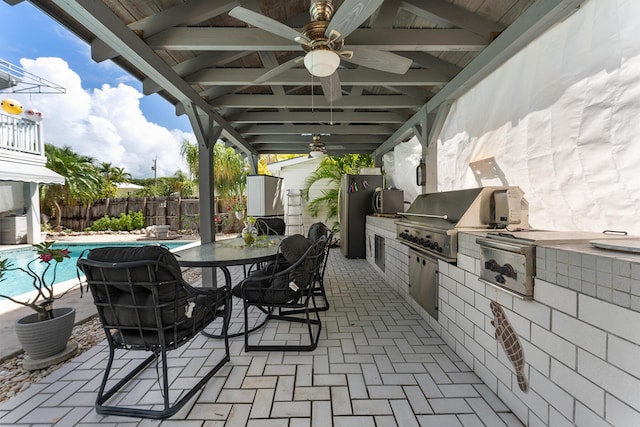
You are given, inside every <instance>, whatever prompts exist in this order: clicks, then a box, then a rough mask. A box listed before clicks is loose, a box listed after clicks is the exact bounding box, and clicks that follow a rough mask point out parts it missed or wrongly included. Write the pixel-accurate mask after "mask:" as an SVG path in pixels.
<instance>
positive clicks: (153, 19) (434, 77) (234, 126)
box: [5, 0, 560, 155]
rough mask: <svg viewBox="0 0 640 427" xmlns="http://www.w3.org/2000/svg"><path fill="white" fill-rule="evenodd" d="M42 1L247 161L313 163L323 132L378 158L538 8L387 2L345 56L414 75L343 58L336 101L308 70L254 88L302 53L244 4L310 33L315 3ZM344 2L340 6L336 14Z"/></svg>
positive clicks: (103, 54) (431, 0)
mask: <svg viewBox="0 0 640 427" xmlns="http://www.w3.org/2000/svg"><path fill="white" fill-rule="evenodd" d="M5 1H7V2H8V3H16V1H15V0H13V1H10V0H5ZM539 1H540V0H539ZM32 3H34V4H35V5H36V6H37V7H39V8H41V9H42V10H44V11H45V12H46V13H48V14H50V15H51V16H53V17H54V18H55V19H56V20H58V21H59V22H61V23H62V24H63V25H65V26H67V27H68V28H70V29H71V30H72V31H74V32H75V33H76V34H77V35H78V36H79V37H81V38H82V39H84V40H86V41H87V42H89V43H90V44H91V48H92V56H93V58H94V60H96V61H104V60H107V59H111V60H114V61H115V62H116V63H118V64H120V65H121V66H123V67H124V68H125V69H126V70H127V71H129V72H130V73H131V74H132V75H134V76H135V77H137V78H139V79H140V80H142V82H143V90H144V93H145V94H147V95H148V94H152V93H159V94H160V95H162V96H163V97H165V98H166V99H167V100H169V102H171V103H173V104H174V105H175V106H176V112H177V113H178V114H181V113H184V112H185V111H186V108H187V107H186V105H187V104H189V103H191V104H192V105H195V106H196V107H197V108H199V109H200V111H204V110H208V111H209V112H210V114H212V115H213V118H214V120H215V121H216V122H217V124H219V125H220V126H221V127H222V128H223V132H222V135H221V137H222V139H223V140H225V141H227V142H229V143H231V144H234V145H236V146H238V147H239V148H240V149H241V150H242V151H244V152H245V153H246V154H256V153H260V154H267V153H307V152H309V143H310V142H311V141H312V136H313V135H314V134H319V135H321V140H322V141H323V142H324V143H325V145H326V148H327V151H328V152H329V153H331V154H337V155H340V154H343V153H372V152H374V150H376V149H378V148H379V147H380V146H381V144H383V143H384V142H385V141H388V140H389V138H391V137H392V135H394V133H396V132H397V131H398V129H399V128H401V127H402V126H403V124H406V122H407V120H408V119H409V118H411V117H412V116H414V115H415V113H416V112H417V111H419V110H420V109H421V108H423V106H425V104H426V103H427V102H428V101H429V100H430V99H431V98H432V97H434V96H435V95H436V94H437V93H438V92H439V91H440V90H441V89H442V88H443V87H445V86H446V85H447V84H449V83H450V81H451V80H452V79H454V78H455V77H456V76H457V75H458V74H459V73H460V72H461V71H462V70H463V69H464V68H465V67H467V66H469V65H470V64H472V63H473V61H474V59H476V58H477V56H478V55H479V54H480V53H481V52H482V51H483V50H485V49H486V48H487V46H489V45H490V44H491V43H495V41H494V40H498V39H499V38H500V35H501V34H502V33H503V32H504V31H505V29H507V28H508V27H509V26H510V25H511V24H512V23H513V22H514V21H516V20H517V19H518V18H519V17H520V16H521V15H522V14H523V13H524V12H525V11H526V10H527V9H528V8H529V7H531V6H532V4H533V3H535V1H534V0H424V1H418V0H405V1H400V0H387V1H384V3H383V4H382V5H381V6H380V7H379V8H378V9H377V10H375V11H374V12H373V13H372V14H371V15H370V17H369V18H368V19H366V20H365V21H364V23H363V24H362V25H360V27H359V28H357V29H356V30H355V31H353V32H352V33H350V34H349V35H348V36H347V37H346V38H345V47H353V48H354V49H355V48H371V49H376V50H381V51H388V52H393V53H395V54H398V55H401V56H403V57H405V58H409V59H411V60H412V64H411V67H410V69H409V70H408V71H407V72H406V73H405V74H394V73H389V72H384V71H379V70H374V69H371V68H367V67H363V66H358V65H355V64H354V63H352V62H348V61H346V60H342V61H341V63H340V68H339V69H338V71H337V73H338V75H339V79H340V81H341V85H340V88H339V89H340V91H339V93H340V95H341V97H340V98H339V99H337V100H335V101H328V100H327V99H326V98H325V96H324V95H323V88H322V86H321V82H320V80H319V79H318V78H317V77H314V78H312V76H311V74H310V73H309V72H308V71H307V70H306V69H305V68H304V66H303V64H301V63H300V64H298V65H295V66H294V67H292V68H289V69H286V70H284V71H282V72H280V73H275V75H274V76H273V77H271V78H269V79H267V80H266V81H264V82H261V83H255V81H256V80H257V79H260V78H261V77H262V76H263V75H264V74H265V73H266V72H268V71H270V70H272V69H274V68H275V67H277V66H279V65H280V64H283V63H286V62H287V61H289V60H291V59H292V58H295V57H298V56H302V55H304V51H303V50H302V47H301V45H300V44H298V43H296V42H295V41H293V40H287V39H285V38H283V37H280V36H278V35H275V34H272V33H269V32H267V31H265V30H264V29H261V28H255V27H249V26H248V25H247V24H246V23H245V22H243V21H241V20H238V19H235V18H233V17H232V16H230V15H229V11H230V10H231V9H233V8H234V7H236V6H239V5H240V6H242V7H244V8H246V9H251V10H253V11H256V12H259V13H261V14H263V15H265V16H267V17H269V18H272V19H274V20H276V21H278V22H281V23H284V24H286V25H288V26H290V27H292V28H294V29H296V30H300V29H301V28H302V27H303V26H304V25H305V24H307V23H308V22H309V21H310V15H309V8H310V2H309V0H293V1H279V0H246V1H245V0H242V1H226V0H188V1H180V0H105V1H103V2H99V1H91V0H79V1H72V0H53V1H39V0H34V1H32ZM559 3H560V2H559ZM342 4H343V0H335V1H334V2H333V6H334V10H335V11H339V9H340V7H341V5H342ZM335 13H337V12H334V16H335ZM530 25H535V22H531V24H530ZM332 89H335V90H337V89H336V88H332ZM405 139H406V138H405Z"/></svg>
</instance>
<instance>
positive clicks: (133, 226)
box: [89, 211, 144, 231]
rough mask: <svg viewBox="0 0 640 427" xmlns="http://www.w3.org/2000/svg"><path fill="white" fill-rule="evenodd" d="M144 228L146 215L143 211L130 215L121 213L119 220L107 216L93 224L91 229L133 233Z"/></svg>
mask: <svg viewBox="0 0 640 427" xmlns="http://www.w3.org/2000/svg"><path fill="white" fill-rule="evenodd" d="M141 228H144V215H143V214H142V211H138V212H133V213H130V214H125V213H121V214H120V216H119V217H118V218H115V217H113V218H112V217H110V216H109V215H105V216H103V217H102V218H99V219H97V220H95V221H94V222H93V225H91V227H90V228H89V229H90V230H92V231H106V230H111V231H124V230H126V231H133V230H139V229H141Z"/></svg>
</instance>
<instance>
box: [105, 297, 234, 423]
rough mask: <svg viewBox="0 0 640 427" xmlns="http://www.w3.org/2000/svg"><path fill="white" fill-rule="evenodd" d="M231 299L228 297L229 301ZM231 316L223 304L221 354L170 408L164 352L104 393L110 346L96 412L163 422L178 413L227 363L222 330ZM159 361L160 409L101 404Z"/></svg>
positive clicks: (110, 362)
mask: <svg viewBox="0 0 640 427" xmlns="http://www.w3.org/2000/svg"><path fill="white" fill-rule="evenodd" d="M230 298H231V297H230V296H229V299H230ZM230 317H231V302H230V301H227V303H226V304H225V308H224V314H223V316H222V319H223V320H222V322H223V326H222V331H223V332H222V337H223V338H224V344H225V354H224V356H223V357H222V358H221V359H220V361H218V363H217V364H216V365H215V366H214V367H213V368H211V369H210V370H209V371H208V372H207V373H206V374H205V375H204V376H203V377H202V378H201V379H200V381H198V383H197V384H196V385H194V386H193V387H192V388H191V389H189V390H188V391H187V392H186V393H185V394H184V395H183V396H182V397H181V398H180V399H179V400H178V401H177V402H175V403H174V404H173V405H171V403H170V399H169V383H170V379H169V369H168V363H167V350H166V349H164V348H163V349H162V350H161V351H160V352H159V353H156V352H154V353H153V354H152V355H151V356H149V357H147V358H146V359H145V360H144V361H143V362H142V363H140V364H138V365H137V366H135V367H134V368H133V369H132V370H131V371H130V372H129V373H128V374H127V375H126V376H125V377H124V378H122V379H121V380H120V381H118V382H117V383H116V384H115V385H114V386H113V387H111V388H110V389H109V390H108V391H107V392H104V390H105V387H106V384H107V381H108V379H109V374H110V372H111V367H112V365H113V360H114V356H115V350H114V348H113V346H111V345H110V346H109V360H108V362H107V367H106V369H105V373H104V377H103V379H102V383H101V384H100V390H99V391H98V397H97V399H96V405H95V406H96V412H97V413H98V414H101V415H121V416H126V417H140V418H150V419H163V418H167V417H170V416H172V415H174V414H175V413H176V412H178V411H179V410H180V409H181V408H182V407H183V406H184V405H185V404H186V403H187V402H188V401H189V400H191V398H192V397H193V396H194V395H195V394H196V393H198V392H199V391H200V390H201V389H202V388H203V387H204V386H205V384H206V383H207V382H208V381H209V380H210V379H211V378H212V377H213V376H214V375H215V374H216V373H217V372H218V371H219V370H220V368H222V367H223V366H224V364H225V363H227V362H228V361H229V360H231V357H230V352H229V337H228V334H227V333H226V330H227V329H228V328H229V320H230ZM158 358H161V360H162V384H161V385H160V386H161V387H162V394H163V400H164V409H161V410H152V409H142V408H132V407H123V406H109V405H105V404H104V403H106V402H107V401H108V400H109V399H110V398H111V397H113V396H114V395H115V394H116V393H117V392H119V391H121V390H122V389H123V388H124V387H125V386H126V385H127V384H128V383H129V381H131V380H132V379H133V378H135V377H136V376H137V375H138V374H139V373H140V372H142V371H143V370H144V369H145V368H147V367H148V366H149V364H151V362H153V361H154V360H156V361H157V360H158Z"/></svg>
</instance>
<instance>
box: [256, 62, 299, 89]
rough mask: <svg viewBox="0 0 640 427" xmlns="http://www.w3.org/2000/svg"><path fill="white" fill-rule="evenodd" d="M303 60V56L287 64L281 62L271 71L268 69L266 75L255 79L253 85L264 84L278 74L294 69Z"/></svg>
mask: <svg viewBox="0 0 640 427" xmlns="http://www.w3.org/2000/svg"><path fill="white" fill-rule="evenodd" d="M303 60H304V56H297V57H295V58H293V59H290V60H288V61H287V62H283V63H282V64H280V65H278V66H277V67H273V68H272V69H270V70H269V71H267V72H266V73H264V74H263V75H261V76H260V77H258V78H257V79H255V80H254V81H253V83H255V84H260V83H264V82H266V81H268V80H270V79H271V78H273V77H275V76H277V75H278V74H280V73H283V72H285V71H287V70H288V69H289V68H293V67H295V66H296V65H298V64H300V63H301V62H302V61H303Z"/></svg>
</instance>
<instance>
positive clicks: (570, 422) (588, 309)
mask: <svg viewBox="0 0 640 427" xmlns="http://www.w3.org/2000/svg"><path fill="white" fill-rule="evenodd" d="M390 224H392V225H393V221H392V220H388V219H383V218H372V217H368V218H367V228H366V230H367V260H368V261H369V263H370V264H371V265H372V266H373V268H374V269H376V271H377V272H378V273H379V274H380V275H381V276H382V277H383V278H384V279H385V281H386V283H387V284H389V285H390V286H391V287H392V288H393V289H394V290H396V291H397V292H398V293H399V294H400V295H401V296H402V297H403V298H404V299H405V300H406V301H407V302H408V303H410V304H411V305H412V307H413V308H414V309H415V310H416V311H417V312H418V313H419V314H420V315H421V316H422V317H423V318H424V319H425V320H427V322H428V323H429V325H430V326H431V327H432V328H433V329H434V330H435V331H436V332H437V333H438V334H439V335H440V336H441V337H442V338H443V340H444V341H445V342H447V344H449V345H450V346H451V348H452V349H454V351H455V352H456V354H457V355H458V356H459V357H460V358H461V359H462V360H463V361H464V362H465V363H466V364H467V365H469V366H470V367H471V368H472V369H473V371H474V372H475V373H476V374H477V375H478V376H479V377H480V378H481V379H482V380H483V381H484V383H485V384H487V386H488V387H489V388H490V389H491V390H492V391H493V392H494V393H496V394H497V395H498V397H499V398H500V399H502V401H503V402H504V403H505V404H506V405H507V406H508V407H509V408H510V409H511V410H512V411H513V413H514V414H515V415H516V416H517V417H518V418H520V420H521V421H522V422H523V423H525V425H528V426H574V425H578V426H589V427H590V426H611V425H613V426H640V345H639V343H640V312H638V311H639V310H638V309H635V310H634V309H633V308H636V307H639V306H640V263H637V264H636V263H635V260H634V259H623V260H615V259H609V260H607V259H604V260H603V259H600V257H597V256H593V254H589V253H587V254H586V255H585V254H580V255H579V256H578V255H575V254H573V255H572V252H570V251H563V250H560V249H557V250H556V249H553V248H552V249H549V248H545V249H544V250H543V251H540V250H538V253H537V255H538V262H539V264H540V257H544V259H545V262H544V263H543V264H542V265H539V266H541V267H543V271H544V273H542V276H543V277H544V278H545V279H549V278H558V277H559V276H562V275H563V272H565V270H566V276H567V277H569V278H571V277H572V275H573V276H576V275H577V274H578V272H577V271H576V270H575V269H572V270H570V268H571V266H572V265H573V266H574V267H578V266H580V267H579V268H580V273H579V274H580V276H579V277H580V280H581V282H580V287H579V288H578V287H577V286H574V288H576V289H573V288H572V287H571V286H570V285H569V284H568V283H564V282H563V279H562V278H560V281H561V282H562V283H561V284H558V283H552V282H551V281H548V280H542V279H540V278H536V281H535V291H534V296H535V301H524V300H521V299H519V298H516V297H513V296H511V295H509V294H507V293H505V292H502V291H499V290H496V288H494V287H492V286H489V285H486V284H484V283H483V282H481V281H480V280H479V272H480V261H479V256H480V251H479V247H478V245H477V244H476V242H475V239H476V237H477V235H474V234H470V233H460V234H459V239H458V249H459V253H458V262H457V265H451V264H447V263H445V262H442V261H440V262H439V263H438V269H439V271H440V278H439V279H440V288H439V319H438V321H435V320H434V319H433V318H432V317H431V316H429V315H428V314H427V312H426V311H425V310H424V309H422V307H420V305H418V304H417V303H416V302H415V301H414V300H413V298H412V297H411V296H410V295H409V290H408V286H407V283H408V265H407V258H408V249H407V247H406V246H405V245H403V244H401V243H399V242H397V241H396V240H395V237H396V231H395V225H393V226H391V225H390ZM375 235H379V236H384V237H385V271H382V270H381V269H380V268H378V267H377V266H376V265H375V260H374V254H373V248H374V246H373V244H374V243H373V242H374V236H375ZM539 249H540V248H539ZM562 252H566V253H562ZM585 252H589V251H587V250H585ZM588 255H591V257H589V256H588ZM611 256H612V255H611V254H608V257H611ZM578 257H579V259H580V262H581V263H587V264H588V265H582V264H578V261H577V260H578ZM552 258H553V259H555V262H554V261H553V259H552ZM565 258H566V261H564V262H563V260H565ZM605 258H607V257H605ZM639 258H640V257H639ZM571 260H573V261H571ZM564 265H567V268H566V269H565V268H564ZM585 270H593V274H590V271H585ZM607 272H608V273H609V275H610V276H611V277H609V276H608V275H607ZM625 278H626V279H628V281H626V280H624V279H625ZM583 280H584V282H586V283H587V285H586V286H583V282H582V281H583ZM589 280H591V281H589ZM589 283H593V286H590V285H589ZM601 288H609V289H612V292H611V298H609V294H608V293H606V292H603V291H597V290H598V289H601ZM616 290H618V291H619V292H621V293H624V294H625V295H626V296H628V298H627V299H626V300H624V299H623V298H621V297H620V296H618V299H617V301H614V295H616V294H615V293H614V291H616ZM634 298H635V299H634ZM494 299H497V301H498V302H499V303H500V304H501V305H502V306H503V308H504V310H505V313H506V314H507V317H508V318H509V321H510V322H511V324H512V325H513V327H514V329H515V330H516V332H517V333H518V335H519V336H520V341H521V343H522V345H523V347H524V354H525V362H526V363H525V375H526V377H527V379H528V381H529V392H528V393H523V392H522V391H521V390H520V389H519V388H518V382H517V379H516V375H515V372H514V369H513V367H512V365H511V362H510V361H509V360H508V358H507V356H506V355H505V353H504V351H503V350H502V347H501V346H500V344H499V343H498V342H497V341H496V339H495V335H494V334H495V328H494V327H493V325H492V324H491V320H493V316H492V314H491V310H490V309H489V303H490V301H491V300H494ZM626 301H629V302H628V303H626ZM634 301H635V302H634ZM616 302H617V303H616ZM634 304H636V305H635V306H634ZM629 307H631V308H632V309H630V308H629Z"/></svg>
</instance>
